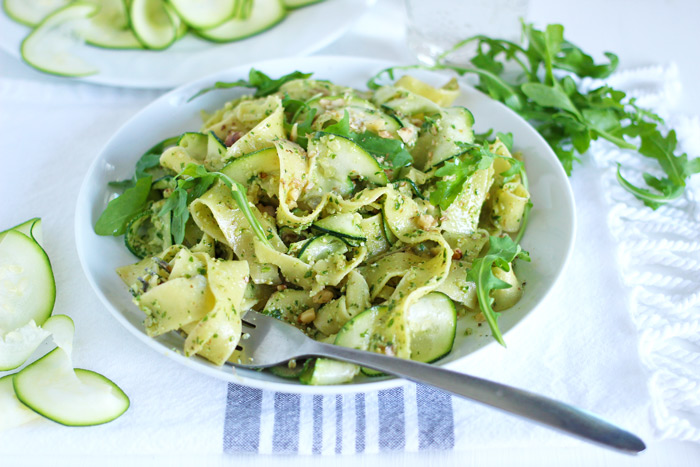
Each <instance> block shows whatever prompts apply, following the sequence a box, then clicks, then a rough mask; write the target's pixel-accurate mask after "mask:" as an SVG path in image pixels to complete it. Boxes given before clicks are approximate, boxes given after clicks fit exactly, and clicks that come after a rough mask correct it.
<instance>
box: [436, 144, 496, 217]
mask: <svg viewBox="0 0 700 467" xmlns="http://www.w3.org/2000/svg"><path fill="white" fill-rule="evenodd" d="M458 144H459V145H460V146H461V147H462V149H464V152H463V153H462V154H461V155H460V156H458V157H456V158H454V159H451V160H449V161H447V162H445V164H444V165H443V166H442V167H440V168H439V169H437V170H436V171H435V175H436V176H437V177H442V180H440V181H439V182H437V184H436V185H435V190H434V191H433V192H432V193H430V202H431V203H432V204H433V205H434V206H440V208H441V209H447V208H448V207H449V206H450V205H451V204H452V203H453V202H454V200H455V199H456V198H457V196H459V194H460V193H461V192H462V187H464V184H465V183H466V182H467V180H469V178H470V177H471V176H472V175H474V173H475V172H476V171H477V170H481V169H487V168H489V167H490V166H491V164H493V159H494V158H495V157H498V156H497V155H496V154H494V153H492V152H491V151H490V150H489V146H488V144H487V143H485V144H470V143H458Z"/></svg>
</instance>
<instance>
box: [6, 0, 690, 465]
mask: <svg viewBox="0 0 700 467" xmlns="http://www.w3.org/2000/svg"><path fill="white" fill-rule="evenodd" d="M426 1H429V0H426ZM401 3H402V2H401V1H400V0H378V4H377V6H376V7H375V8H374V9H373V10H372V11H370V12H368V13H367V14H366V15H365V16H364V17H363V18H362V20H361V21H360V22H358V23H357V24H356V25H355V26H354V27H353V28H352V29H351V30H350V31H349V32H348V33H346V34H345V35H344V36H343V37H342V38H341V39H340V40H339V41H337V42H336V43H334V44H332V45H331V46H329V47H326V48H325V49H323V50H322V51H320V52H319V53H322V54H340V55H367V54H368V53H369V52H368V51H371V55H372V56H374V57H376V58H385V59H391V60H395V61H398V62H407V63H408V62H413V61H414V59H413V56H412V55H411V53H410V51H409V50H408V48H407V47H406V46H405V45H404V43H403V34H404V33H403V24H404V16H403V11H402V5H401ZM698 18H700V2H698V1H696V0H588V1H586V2H577V1H573V0H560V1H557V0H530V12H529V20H531V21H533V22H535V24H536V25H538V26H542V25H545V24H547V23H552V22H559V23H561V24H563V25H564V26H565V28H566V36H567V38H568V39H569V40H571V41H573V42H574V43H576V44H578V45H580V46H581V47H582V48H583V49H584V50H585V51H588V52H590V53H593V54H600V53H601V52H603V51H605V50H611V51H613V52H615V53H617V54H618V55H619V56H620V60H621V64H620V68H631V67H638V66H644V65H652V64H665V63H670V62H674V63H676V64H677V66H678V68H679V71H680V75H681V81H682V84H683V93H682V97H681V99H680V101H679V102H678V103H677V109H678V110H679V111H680V112H683V113H688V114H700V86H699V85H698V84H697V83H698V82H700V51H699V47H698V43H699V42H700V41H699V40H698V39H700V33H699V28H698V24H697V20H698ZM0 74H2V75H3V76H5V77H16V78H23V79H29V80H37V81H40V82H59V81H60V80H59V79H57V78H53V77H49V76H46V75H42V74H40V73H38V72H35V71H34V70H32V69H29V68H28V67H26V66H24V65H23V64H21V63H20V62H18V61H16V60H15V59H14V58H12V57H10V56H9V55H7V54H5V53H1V54H0ZM0 112H2V109H0ZM118 118H121V116H119V117H118ZM0 134H3V135H5V136H8V135H6V134H5V133H4V131H3V129H0ZM13 136H15V137H16V135H13ZM4 157H7V156H6V155H0V159H2V158H4ZM572 182H573V183H576V179H575V178H574V180H572ZM0 183H6V181H4V180H3V181H1V182H0ZM2 210H3V209H2V207H1V206H0V213H1V212H2ZM4 217H5V215H4V214H3V215H2V216H0V218H4ZM647 442H648V449H647V451H646V452H645V453H643V454H642V455H640V456H637V457H629V456H623V455H621V454H617V453H614V452H610V451H607V450H604V449H600V448H597V447H593V446H588V445H578V446H576V447H571V448H565V449H564V448H559V449H557V448H551V447H547V448H540V447H538V446H529V447H527V448H517V449H514V448H512V447H509V445H508V437H507V433H504V434H503V444H502V446H501V447H499V448H498V449H474V450H472V451H469V452H467V453H465V452H420V453H409V454H404V453H387V454H378V455H358V456H345V457H333V458H327V457H324V458H321V457H317V458H309V457H260V456H235V457H234V456H223V455H222V456H213V457H208V458H202V457H201V456H198V457H196V458H191V459H188V458H186V457H182V456H178V457H177V458H168V457H162V456H161V457H151V456H148V457H130V458H129V459H128V462H129V463H131V464H133V465H155V464H159V465H183V464H185V463H187V464H191V465H220V464H226V465H228V464H236V465H239V466H246V465H285V466H288V467H293V466H302V465H304V466H307V465H322V464H323V465H327V464H328V463H329V462H330V463H333V465H335V466H338V467H340V466H345V465H353V466H355V465H379V464H380V463H381V464H384V465H398V466H418V465H421V466H424V465H479V466H482V465H485V466H490V465H499V466H500V465H532V466H535V465H537V466H542V465H565V466H628V465H629V466H697V465H700V445H698V444H691V443H684V442H676V441H655V440H647ZM126 460H127V459H96V458H74V459H67V458H63V459H50V460H49V459H46V458H44V459H36V458H31V457H26V458H23V459H19V458H16V459H6V460H0V465H21V464H28V465H49V464H47V462H50V464H51V465H105V464H112V463H114V464H115V465H123V464H124V461H126ZM6 462H7V463H6Z"/></svg>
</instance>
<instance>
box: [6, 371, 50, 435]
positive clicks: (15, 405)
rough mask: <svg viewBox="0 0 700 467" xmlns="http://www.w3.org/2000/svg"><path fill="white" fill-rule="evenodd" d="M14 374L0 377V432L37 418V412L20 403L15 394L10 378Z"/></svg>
mask: <svg viewBox="0 0 700 467" xmlns="http://www.w3.org/2000/svg"><path fill="white" fill-rule="evenodd" d="M14 376H15V375H7V376H3V377H2V378H0V414H2V417H0V432H1V431H3V430H7V429H10V428H14V427H16V426H20V425H24V424H25V423H29V422H31V421H34V420H38V419H39V418H41V417H39V414H37V413H36V412H34V411H33V410H31V409H30V408H29V407H27V406H26V405H24V404H22V403H21V402H20V401H19V399H17V396H16V395H15V388H14V387H13V385H12V379H13V378H14Z"/></svg>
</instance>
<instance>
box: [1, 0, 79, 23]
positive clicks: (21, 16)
mask: <svg viewBox="0 0 700 467" xmlns="http://www.w3.org/2000/svg"><path fill="white" fill-rule="evenodd" d="M70 1H71V0H4V1H3V2H2V7H3V9H4V10H5V13H7V16H9V17H10V18H12V19H13V20H15V21H17V22H18V23H22V24H24V25H27V26H30V27H33V26H36V25H37V24H39V23H41V21H42V20H43V19H44V18H46V17H47V16H49V15H50V14H51V13H53V12H54V11H56V10H58V9H59V8H62V7H64V6H66V5H67V4H68V3H70Z"/></svg>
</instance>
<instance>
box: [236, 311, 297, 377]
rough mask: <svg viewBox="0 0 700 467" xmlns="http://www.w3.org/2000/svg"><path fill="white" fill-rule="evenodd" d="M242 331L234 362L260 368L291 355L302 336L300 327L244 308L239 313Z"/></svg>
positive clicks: (243, 365) (293, 354)
mask: <svg viewBox="0 0 700 467" xmlns="http://www.w3.org/2000/svg"><path fill="white" fill-rule="evenodd" d="M241 321H242V324H243V329H242V335H241V339H240V341H239V342H238V346H237V350H238V352H237V354H236V355H235V357H234V360H233V362H231V363H232V364H233V365H234V366H237V367H241V368H261V367H268V366H274V365H277V364H279V363H283V362H286V361H287V360H290V359H292V358H295V356H296V355H295V352H297V351H298V350H299V348H300V347H301V346H302V345H303V342H304V341H305V340H306V339H309V338H308V337H307V336H305V335H304V334H303V333H302V332H301V331H300V330H298V329H297V328H295V327H294V326H292V325H290V324H289V323H285V322H283V321H280V320H278V319H276V318H274V317H272V316H267V315H264V314H261V313H258V312H256V311H254V310H249V311H247V312H246V313H245V314H244V315H243V317H242V320H241Z"/></svg>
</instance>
